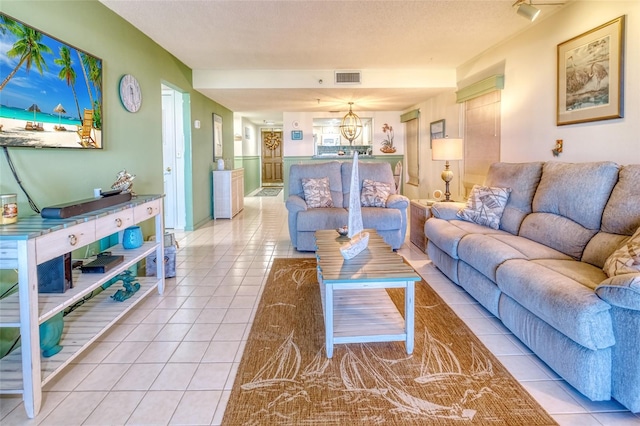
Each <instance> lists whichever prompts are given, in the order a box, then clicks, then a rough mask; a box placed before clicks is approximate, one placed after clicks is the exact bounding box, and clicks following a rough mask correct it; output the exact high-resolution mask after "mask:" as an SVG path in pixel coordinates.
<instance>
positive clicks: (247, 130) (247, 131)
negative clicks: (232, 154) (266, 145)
mask: <svg viewBox="0 0 640 426" xmlns="http://www.w3.org/2000/svg"><path fill="white" fill-rule="evenodd" d="M244 139H245V140H247V141H248V140H249V139H251V129H250V128H249V127H248V126H245V128H244Z"/></svg>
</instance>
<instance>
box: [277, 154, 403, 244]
mask: <svg viewBox="0 0 640 426" xmlns="http://www.w3.org/2000/svg"><path fill="white" fill-rule="evenodd" d="M358 167H359V175H360V187H362V182H363V181H364V180H365V179H369V180H372V181H377V182H383V183H386V184H388V185H389V189H390V195H389V197H388V198H387V201H386V206H385V207H362V222H363V225H364V227H365V228H369V229H375V230H376V231H377V232H378V234H380V236H382V238H383V239H384V240H385V241H386V242H387V244H389V245H390V246H391V247H392V248H393V249H394V250H397V249H399V248H400V247H401V246H402V244H403V243H404V240H405V236H406V232H407V208H408V206H409V199H408V198H407V197H405V196H403V195H400V194H398V193H397V192H396V186H395V180H394V176H393V172H392V170H391V166H390V165H389V163H382V162H380V163H377V162H364V161H361V162H360V163H359V164H358ZM351 170H352V162H351V161H345V162H338V161H331V162H323V163H310V164H294V165H292V166H291V168H290V172H289V198H288V199H287V201H286V206H287V210H288V212H289V213H288V216H289V217H288V224H289V236H290V237H291V243H292V244H293V246H294V247H295V248H296V249H297V250H298V251H314V250H315V239H314V233H315V231H317V230H320V229H336V228H340V227H342V226H344V225H346V224H347V218H348V208H349V186H350V180H351ZM324 177H327V178H328V179H329V187H330V191H331V199H332V201H333V207H328V208H309V207H308V205H307V203H306V200H305V197H304V190H303V187H302V179H304V178H324Z"/></svg>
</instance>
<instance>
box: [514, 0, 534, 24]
mask: <svg viewBox="0 0 640 426" xmlns="http://www.w3.org/2000/svg"><path fill="white" fill-rule="evenodd" d="M513 6H518V10H517V11H516V13H517V14H518V15H520V16H523V17H525V18H527V19H528V20H530V21H531V22H533V21H535V19H536V18H537V17H538V15H540V9H537V8H535V7H533V6H532V5H531V4H530V3H527V2H526V0H518V1H516V2H515V3H514V4H513Z"/></svg>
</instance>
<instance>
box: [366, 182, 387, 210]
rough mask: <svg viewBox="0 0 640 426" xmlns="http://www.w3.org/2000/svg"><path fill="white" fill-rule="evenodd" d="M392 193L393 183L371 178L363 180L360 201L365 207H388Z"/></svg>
mask: <svg viewBox="0 0 640 426" xmlns="http://www.w3.org/2000/svg"><path fill="white" fill-rule="evenodd" d="M390 193H391V185H389V184H387V183H384V182H378V181H375V180H371V179H364V180H363V181H362V191H360V202H361V203H362V206H363V207H386V206H387V198H389V194H390Z"/></svg>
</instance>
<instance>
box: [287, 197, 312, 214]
mask: <svg viewBox="0 0 640 426" xmlns="http://www.w3.org/2000/svg"><path fill="white" fill-rule="evenodd" d="M285 205H286V206H287V210H289V212H291V213H295V212H300V211H303V210H307V209H308V207H307V202H306V201H304V200H303V199H302V197H300V196H299V195H289V197H288V198H287V202H286V203H285Z"/></svg>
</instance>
